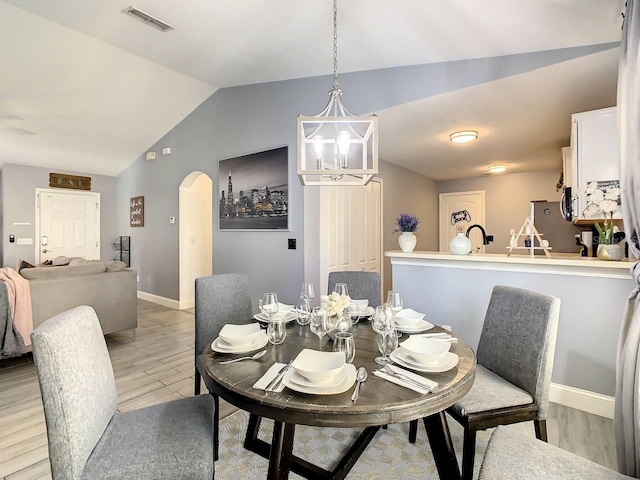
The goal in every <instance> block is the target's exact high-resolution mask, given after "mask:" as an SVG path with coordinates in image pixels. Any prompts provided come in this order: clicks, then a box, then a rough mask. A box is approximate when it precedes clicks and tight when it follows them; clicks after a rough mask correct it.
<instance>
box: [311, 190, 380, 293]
mask: <svg viewBox="0 0 640 480" xmlns="http://www.w3.org/2000/svg"><path fill="white" fill-rule="evenodd" d="M381 225H382V185H381V183H380V182H376V181H371V182H369V184H368V185H366V186H364V187H355V186H354V187H349V186H335V187H333V186H323V187H321V192H320V236H321V239H320V263H321V266H320V291H321V292H322V293H325V290H326V285H327V281H328V278H329V273H330V272H341V271H345V270H362V271H372V272H378V273H380V274H381V276H382V227H381Z"/></svg>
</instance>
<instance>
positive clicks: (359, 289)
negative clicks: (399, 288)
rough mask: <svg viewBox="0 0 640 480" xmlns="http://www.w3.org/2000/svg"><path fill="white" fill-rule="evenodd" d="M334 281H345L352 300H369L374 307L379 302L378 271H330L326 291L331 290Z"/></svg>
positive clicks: (379, 303) (334, 284) (334, 283)
mask: <svg viewBox="0 0 640 480" xmlns="http://www.w3.org/2000/svg"><path fill="white" fill-rule="evenodd" d="M336 283H346V284H347V288H348V290H349V296H350V297H351V298H353V299H354V300H365V299H366V300H369V306H371V307H373V308H375V307H377V306H378V305H381V302H380V274H379V273H378V272H361V271H353V272H331V273H329V282H328V285H327V293H331V292H333V290H334V288H335V286H336Z"/></svg>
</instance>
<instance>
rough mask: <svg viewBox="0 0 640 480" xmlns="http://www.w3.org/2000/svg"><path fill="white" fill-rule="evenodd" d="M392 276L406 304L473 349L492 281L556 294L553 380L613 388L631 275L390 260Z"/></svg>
mask: <svg viewBox="0 0 640 480" xmlns="http://www.w3.org/2000/svg"><path fill="white" fill-rule="evenodd" d="M461 263H462V262H461ZM509 266H510V265H509ZM557 268H558V270H560V269H561V268H562V267H557ZM393 281H394V285H395V286H396V288H398V289H399V290H401V291H402V297H403V299H404V301H405V305H408V306H410V307H411V308H414V309H416V310H418V311H420V312H424V313H426V314H427V316H426V319H427V320H429V321H430V322H432V323H435V324H438V325H442V324H446V325H451V326H452V327H453V328H452V330H453V331H454V332H455V333H456V334H458V335H460V337H461V338H462V339H464V340H465V341H466V342H468V343H469V344H470V345H471V347H472V348H473V349H474V350H475V349H476V348H477V346H478V341H479V339H480V333H481V331H482V324H483V322H484V314H485V312H486V310H487V305H488V304H489V298H490V297H491V291H492V289H493V287H494V285H509V286H512V287H520V288H526V289H530V290H534V291H536V292H540V293H545V294H548V295H554V296H556V297H558V298H560V300H561V302H562V303H561V307H560V322H559V325H558V338H557V341H556V353H555V359H554V364H553V375H552V381H553V382H555V383H559V384H562V385H569V386H571V387H576V388H580V389H584V390H588V391H591V392H597V393H602V394H604V395H610V396H613V395H614V394H615V380H616V374H615V372H616V347H617V342H618V333H619V331H620V324H621V321H622V316H623V315H622V313H623V309H624V306H625V305H626V298H627V295H628V294H629V292H630V291H631V290H632V289H633V288H634V282H633V280H631V279H630V278H629V279H614V278H599V277H594V276H574V275H555V274H544V273H522V272H517V271H501V270H478V269H470V268H446V267H444V268H439V267H430V266H413V265H394V266H393Z"/></svg>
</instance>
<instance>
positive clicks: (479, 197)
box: [439, 190, 485, 253]
mask: <svg viewBox="0 0 640 480" xmlns="http://www.w3.org/2000/svg"><path fill="white" fill-rule="evenodd" d="M439 223H440V227H439V232H440V235H439V239H440V242H439V244H440V245H439V248H440V251H441V252H448V251H449V242H450V241H451V239H452V238H453V237H455V236H456V234H457V233H460V232H461V233H466V231H467V229H468V228H469V227H470V226H471V225H475V224H479V225H481V226H482V227H484V226H485V225H484V191H483V190H479V191H474V192H454V193H441V194H440V221H439ZM469 238H470V239H471V245H472V251H473V252H476V253H484V245H483V243H482V233H481V232H480V230H479V229H477V228H474V229H473V230H472V231H471V232H470V235H469Z"/></svg>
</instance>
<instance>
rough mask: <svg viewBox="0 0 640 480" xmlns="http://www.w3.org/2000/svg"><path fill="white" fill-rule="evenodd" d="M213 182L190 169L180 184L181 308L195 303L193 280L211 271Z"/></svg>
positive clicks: (206, 176)
mask: <svg viewBox="0 0 640 480" xmlns="http://www.w3.org/2000/svg"><path fill="white" fill-rule="evenodd" d="M212 202H213V182H212V180H211V178H210V177H209V176H208V175H207V174H206V173H203V172H191V173H190V174H189V175H187V176H186V177H185V179H184V180H183V181H182V183H181V184H180V191H179V209H178V214H179V216H178V224H179V232H180V233H179V245H180V255H179V262H180V267H179V271H180V309H181V310H183V309H186V308H193V306H194V305H195V285H194V283H195V279H196V278H198V277H206V276H208V275H211V274H212V272H213V266H212V252H213V250H212V249H213V239H212V235H213V211H212V208H213V203H212Z"/></svg>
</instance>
